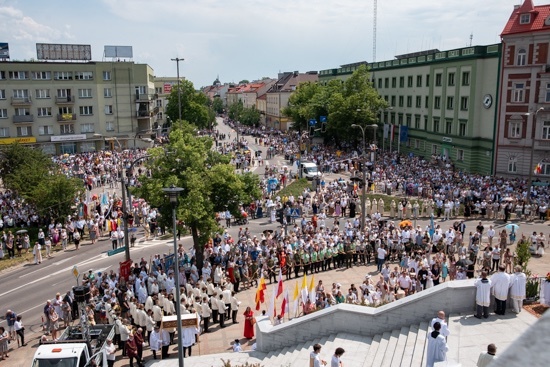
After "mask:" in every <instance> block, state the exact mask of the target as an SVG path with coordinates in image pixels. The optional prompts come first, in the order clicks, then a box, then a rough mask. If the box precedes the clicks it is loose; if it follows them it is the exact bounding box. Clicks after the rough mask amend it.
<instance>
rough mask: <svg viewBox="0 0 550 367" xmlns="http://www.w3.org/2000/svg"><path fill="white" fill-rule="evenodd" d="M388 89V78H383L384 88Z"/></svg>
mask: <svg viewBox="0 0 550 367" xmlns="http://www.w3.org/2000/svg"><path fill="white" fill-rule="evenodd" d="M389 87H390V78H384V88H386V89H387V88H389Z"/></svg>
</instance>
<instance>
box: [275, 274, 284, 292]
mask: <svg viewBox="0 0 550 367" xmlns="http://www.w3.org/2000/svg"><path fill="white" fill-rule="evenodd" d="M278 281H279V283H278V284H277V295H276V296H275V298H279V296H280V295H281V294H283V272H282V271H281V268H279V279H278Z"/></svg>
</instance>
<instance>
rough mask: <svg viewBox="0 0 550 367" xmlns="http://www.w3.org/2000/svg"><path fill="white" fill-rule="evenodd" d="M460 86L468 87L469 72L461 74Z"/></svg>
mask: <svg viewBox="0 0 550 367" xmlns="http://www.w3.org/2000/svg"><path fill="white" fill-rule="evenodd" d="M462 85H470V72H469V71H464V72H462Z"/></svg>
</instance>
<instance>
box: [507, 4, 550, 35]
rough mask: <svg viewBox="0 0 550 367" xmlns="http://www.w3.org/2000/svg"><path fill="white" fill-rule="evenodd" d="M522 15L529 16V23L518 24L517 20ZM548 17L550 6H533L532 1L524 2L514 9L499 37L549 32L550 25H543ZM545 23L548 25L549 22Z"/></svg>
mask: <svg viewBox="0 0 550 367" xmlns="http://www.w3.org/2000/svg"><path fill="white" fill-rule="evenodd" d="M522 14H531V21H530V22H529V23H527V24H520V23H519V20H520V17H521V15H522ZM549 16H550V4H549V5H540V6H534V5H533V0H525V1H524V2H523V5H521V6H520V7H518V8H516V9H514V11H513V12H512V15H511V16H510V19H508V22H507V23H506V26H505V27H504V30H503V31H502V33H501V35H500V36H501V37H502V36H507V35H510V34H516V33H528V32H537V31H542V30H550V25H545V24H544V23H545V21H546V19H548V17H549ZM547 23H549V24H550V22H547Z"/></svg>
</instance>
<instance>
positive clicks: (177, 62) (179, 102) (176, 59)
mask: <svg viewBox="0 0 550 367" xmlns="http://www.w3.org/2000/svg"><path fill="white" fill-rule="evenodd" d="M183 60H185V59H180V58H179V57H176V58H175V59H172V61H175V62H176V70H177V76H178V118H179V120H180V121H181V85H180V61H183Z"/></svg>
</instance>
